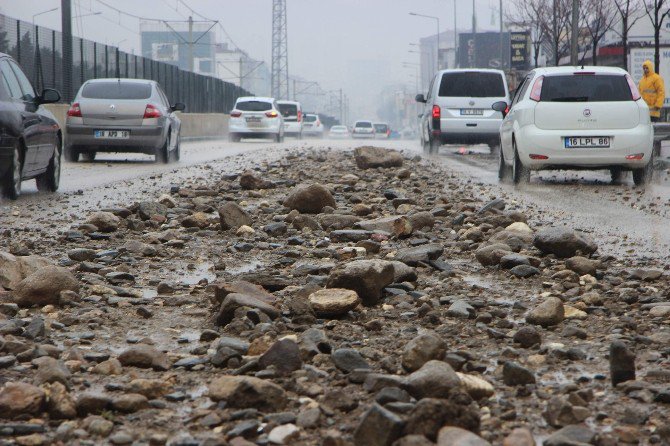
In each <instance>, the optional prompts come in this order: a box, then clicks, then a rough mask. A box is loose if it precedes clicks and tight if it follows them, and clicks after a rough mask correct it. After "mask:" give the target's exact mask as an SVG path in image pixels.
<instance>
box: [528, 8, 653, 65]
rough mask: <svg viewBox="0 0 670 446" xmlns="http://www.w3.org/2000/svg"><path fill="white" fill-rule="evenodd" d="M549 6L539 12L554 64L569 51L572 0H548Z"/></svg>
mask: <svg viewBox="0 0 670 446" xmlns="http://www.w3.org/2000/svg"><path fill="white" fill-rule="evenodd" d="M550 1H551V3H550V5H549V6H550V7H547V8H544V10H542V11H540V13H539V20H540V22H541V23H542V27H543V29H544V33H545V35H546V36H547V39H548V40H549V42H551V46H552V52H553V53H554V65H556V66H558V63H559V61H560V60H561V57H563V56H565V55H567V54H568V53H569V52H570V20H571V11H572V0H550ZM664 1H665V0H664Z"/></svg>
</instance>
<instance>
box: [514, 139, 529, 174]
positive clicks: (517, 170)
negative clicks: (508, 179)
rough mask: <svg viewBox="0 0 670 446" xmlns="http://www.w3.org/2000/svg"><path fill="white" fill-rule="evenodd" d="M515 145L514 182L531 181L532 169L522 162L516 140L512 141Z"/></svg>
mask: <svg viewBox="0 0 670 446" xmlns="http://www.w3.org/2000/svg"><path fill="white" fill-rule="evenodd" d="M512 144H513V147H514V163H513V164H512V181H513V182H514V184H524V183H528V182H529V181H530V169H528V168H527V167H526V166H524V165H523V164H522V163H521V158H519V151H518V150H517V149H516V142H514V143H512Z"/></svg>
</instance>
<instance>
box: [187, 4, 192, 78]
mask: <svg viewBox="0 0 670 446" xmlns="http://www.w3.org/2000/svg"><path fill="white" fill-rule="evenodd" d="M188 71H190V72H193V17H191V16H188Z"/></svg>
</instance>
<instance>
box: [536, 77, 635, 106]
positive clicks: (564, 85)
mask: <svg viewBox="0 0 670 446" xmlns="http://www.w3.org/2000/svg"><path fill="white" fill-rule="evenodd" d="M540 100H541V101H543V102H544V101H547V102H612V101H632V100H633V97H632V95H631V93H630V87H629V86H628V82H627V81H626V77H625V76H622V75H608V74H596V75H586V74H584V75H575V74H568V75H561V76H547V77H545V78H544V81H543V82H542V93H541V95H540Z"/></svg>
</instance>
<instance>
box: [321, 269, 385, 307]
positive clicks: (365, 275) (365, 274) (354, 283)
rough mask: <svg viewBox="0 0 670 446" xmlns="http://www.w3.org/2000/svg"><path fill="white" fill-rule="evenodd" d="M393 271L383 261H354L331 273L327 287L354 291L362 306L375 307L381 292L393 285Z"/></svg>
mask: <svg viewBox="0 0 670 446" xmlns="http://www.w3.org/2000/svg"><path fill="white" fill-rule="evenodd" d="M394 271H395V269H394V267H393V264H392V263H391V262H388V261H385V260H355V261H353V262H350V263H347V264H346V265H344V267H342V268H339V269H337V270H335V271H333V272H332V273H331V275H330V277H329V278H328V284H327V286H328V288H346V289H349V290H354V291H356V293H358V296H359V297H360V298H361V301H362V302H363V305H368V306H370V305H375V304H376V303H377V302H379V300H380V299H381V297H382V290H383V289H384V288H385V287H386V286H388V285H390V284H391V283H393V277H394Z"/></svg>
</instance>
